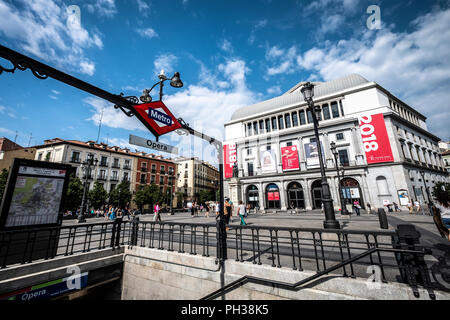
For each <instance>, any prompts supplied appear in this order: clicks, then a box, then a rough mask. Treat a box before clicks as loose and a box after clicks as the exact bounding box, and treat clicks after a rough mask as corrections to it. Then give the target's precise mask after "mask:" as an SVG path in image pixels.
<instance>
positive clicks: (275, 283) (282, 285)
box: [200, 248, 431, 300]
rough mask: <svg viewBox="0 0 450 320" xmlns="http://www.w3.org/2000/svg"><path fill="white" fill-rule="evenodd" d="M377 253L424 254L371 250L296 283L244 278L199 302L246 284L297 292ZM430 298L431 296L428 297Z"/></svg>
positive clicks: (214, 297) (397, 250)
mask: <svg viewBox="0 0 450 320" xmlns="http://www.w3.org/2000/svg"><path fill="white" fill-rule="evenodd" d="M379 251H384V252H392V253H404V254H405V253H408V254H424V252H423V251H417V250H402V249H387V248H373V249H370V250H367V251H365V252H363V253H361V254H359V255H357V256H354V257H353V258H350V259H347V260H345V261H343V262H341V263H339V264H337V265H334V266H332V267H329V268H328V269H326V270H323V271H321V272H318V273H316V274H315V275H313V276H310V277H308V278H306V279H303V280H300V281H298V282H296V283H293V284H291V283H286V282H281V281H276V280H269V279H263V278H259V277H253V276H244V277H242V278H239V279H238V280H236V281H233V282H231V283H229V284H227V285H226V286H224V287H222V288H220V289H218V290H216V291H214V292H212V293H210V294H208V295H207V296H205V297H203V298H201V299H200V300H213V299H216V298H218V297H219V296H221V295H223V294H227V293H229V292H231V291H233V290H235V289H237V288H238V287H241V286H243V285H244V284H246V283H256V284H262V285H266V286H274V287H278V288H282V289H287V290H291V291H294V290H297V289H298V287H299V286H301V285H305V284H306V283H308V282H311V281H312V280H315V279H317V278H320V277H322V276H323V275H326V274H328V273H330V272H332V271H334V270H337V269H339V268H342V267H344V266H346V265H348V264H350V263H352V262H355V261H357V260H359V259H361V258H364V257H366V256H368V255H371V254H373V253H375V252H379ZM430 297H431V295H430Z"/></svg>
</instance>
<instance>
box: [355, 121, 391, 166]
mask: <svg viewBox="0 0 450 320" xmlns="http://www.w3.org/2000/svg"><path fill="white" fill-rule="evenodd" d="M359 127H360V130H361V137H362V142H363V147H364V151H365V152H366V158H367V163H368V164H371V163H380V162H392V161H394V157H393V155H392V149H391V144H390V142H389V137H388V134H387V130H386V124H385V122H384V116H383V114H382V113H379V114H374V115H370V116H363V117H360V119H359Z"/></svg>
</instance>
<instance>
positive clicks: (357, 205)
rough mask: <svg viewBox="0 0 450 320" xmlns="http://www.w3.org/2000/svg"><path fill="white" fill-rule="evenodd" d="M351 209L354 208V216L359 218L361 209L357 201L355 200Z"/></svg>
mask: <svg viewBox="0 0 450 320" xmlns="http://www.w3.org/2000/svg"><path fill="white" fill-rule="evenodd" d="M353 207H354V208H355V212H356V215H357V216H358V217H359V210H360V209H361V206H360V205H359V201H358V200H355V201H354V202H353Z"/></svg>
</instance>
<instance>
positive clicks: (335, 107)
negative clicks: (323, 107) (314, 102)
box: [331, 102, 339, 118]
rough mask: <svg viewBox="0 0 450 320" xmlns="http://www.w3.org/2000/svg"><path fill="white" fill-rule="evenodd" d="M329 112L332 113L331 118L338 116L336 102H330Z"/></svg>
mask: <svg viewBox="0 0 450 320" xmlns="http://www.w3.org/2000/svg"><path fill="white" fill-rule="evenodd" d="M331 113H332V114H333V118H338V117H339V109H338V104H337V102H332V103H331Z"/></svg>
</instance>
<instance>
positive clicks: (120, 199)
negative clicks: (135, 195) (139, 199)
mask: <svg viewBox="0 0 450 320" xmlns="http://www.w3.org/2000/svg"><path fill="white" fill-rule="evenodd" d="M131 196H132V195H131V191H130V183H129V182H128V181H122V182H121V183H119V184H118V185H117V186H116V187H115V188H114V189H113V190H111V192H110V193H109V204H112V205H113V206H119V207H124V206H126V205H129V203H130V201H131Z"/></svg>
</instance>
